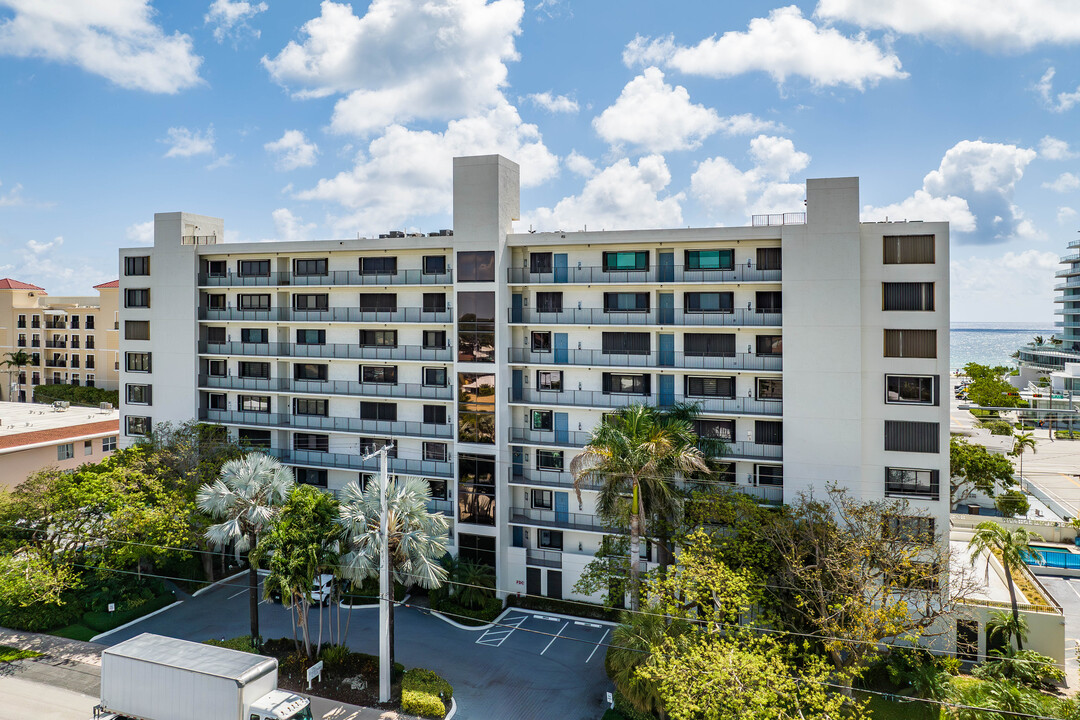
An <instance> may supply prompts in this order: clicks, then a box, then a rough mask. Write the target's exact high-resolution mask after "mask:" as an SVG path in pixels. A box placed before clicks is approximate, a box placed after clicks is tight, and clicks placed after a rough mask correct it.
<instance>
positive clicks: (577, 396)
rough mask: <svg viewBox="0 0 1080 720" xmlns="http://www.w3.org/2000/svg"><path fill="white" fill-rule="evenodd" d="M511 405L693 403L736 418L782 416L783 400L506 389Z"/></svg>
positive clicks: (709, 410) (701, 407)
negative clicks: (736, 415)
mask: <svg viewBox="0 0 1080 720" xmlns="http://www.w3.org/2000/svg"><path fill="white" fill-rule="evenodd" d="M509 397H510V402H511V403H521V404H527V405H554V406H567V405H569V406H576V407H599V408H619V407H623V406H625V405H630V404H645V405H654V406H656V407H671V406H672V405H675V404H676V403H694V404H695V405H697V406H698V408H699V409H700V410H701V411H702V412H712V413H732V414H739V415H782V414H783V412H784V401H783V400H757V399H755V398H748V397H732V398H722V397H690V396H685V395H672V396H669V397H661V396H660V395H656V394H653V395H625V394H618V393H605V392H602V391H600V390H563V391H561V392H553V391H550V390H536V389H535V388H517V389H516V390H515V389H514V388H510V389H509Z"/></svg>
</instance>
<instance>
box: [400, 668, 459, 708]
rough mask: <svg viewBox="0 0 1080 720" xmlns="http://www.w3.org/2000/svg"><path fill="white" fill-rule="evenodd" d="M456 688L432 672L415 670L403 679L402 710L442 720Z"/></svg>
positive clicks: (410, 671) (421, 669) (407, 672)
mask: <svg viewBox="0 0 1080 720" xmlns="http://www.w3.org/2000/svg"><path fill="white" fill-rule="evenodd" d="M453 696H454V688H453V687H451V685H450V683H448V682H446V680H444V679H443V678H442V677H440V676H439V675H437V674H435V673H434V672H432V671H431V670H425V669H424V668H413V669H412V670H408V671H406V673H405V676H404V677H403V678H402V679H401V709H402V710H403V711H405V712H407V713H412V714H414V715H420V716H421V717H426V718H434V719H435V720H441V718H443V717H445V716H446V708H447V706H448V705H449V704H450V698H452V697H453Z"/></svg>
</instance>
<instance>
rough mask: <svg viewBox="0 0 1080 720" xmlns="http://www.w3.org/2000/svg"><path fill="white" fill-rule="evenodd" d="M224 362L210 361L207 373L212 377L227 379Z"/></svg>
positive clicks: (207, 365) (207, 364)
mask: <svg viewBox="0 0 1080 720" xmlns="http://www.w3.org/2000/svg"><path fill="white" fill-rule="evenodd" d="M227 367H228V366H227V364H226V362H225V361H224V360H210V361H208V362H207V363H206V372H207V374H208V375H209V376H210V377H225V375H226V374H228V370H227Z"/></svg>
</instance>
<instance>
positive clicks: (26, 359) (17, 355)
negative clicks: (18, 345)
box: [0, 350, 33, 400]
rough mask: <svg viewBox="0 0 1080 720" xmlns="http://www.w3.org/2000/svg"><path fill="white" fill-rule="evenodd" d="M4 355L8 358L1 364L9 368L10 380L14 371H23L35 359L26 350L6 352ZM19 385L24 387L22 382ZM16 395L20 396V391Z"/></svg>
mask: <svg viewBox="0 0 1080 720" xmlns="http://www.w3.org/2000/svg"><path fill="white" fill-rule="evenodd" d="M4 357H5V358H6V359H5V360H4V361H2V362H0V366H2V367H6V368H8V370H7V374H8V378H9V380H10V378H11V375H12V373H21V372H22V369H23V368H24V367H26V366H27V365H29V364H30V362H31V361H32V360H33V358H32V357H30V355H29V354H28V353H27V352H26V351H25V350H16V351H15V352H9V353H4ZM8 384H9V385H10V384H11V383H10V382H9V383H8ZM19 387H22V385H21V383H20V384H19ZM15 397H18V393H16V394H15ZM11 399H12V398H10V397H9V398H8V400H11Z"/></svg>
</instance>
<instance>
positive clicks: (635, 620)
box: [604, 608, 685, 717]
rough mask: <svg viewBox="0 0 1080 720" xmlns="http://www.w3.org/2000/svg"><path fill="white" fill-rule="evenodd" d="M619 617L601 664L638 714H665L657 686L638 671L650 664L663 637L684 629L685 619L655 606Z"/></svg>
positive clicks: (673, 634)
mask: <svg viewBox="0 0 1080 720" xmlns="http://www.w3.org/2000/svg"><path fill="white" fill-rule="evenodd" d="M620 619H621V620H622V624H620V625H618V626H616V628H615V629H614V630H613V631H612V634H611V647H610V648H609V649H608V653H607V656H606V657H605V658H604V667H605V668H606V669H607V671H608V675H609V676H610V677H611V681H612V682H613V683H614V684H615V688H616V689H617V690H618V691H619V692H620V693H622V695H623V697H625V698H626V699H627V701H628V702H629V703H630V704H631V705H633V706H634V707H635V708H637V709H638V710H640V711H642V713H649V714H654V715H659V716H660V717H665V715H664V705H663V700H662V699H661V697H660V687H659V686H658V685H657V683H656V682H655V681H654V680H651V679H648V678H645V677H643V676H642V675H641V674H640V673H639V672H638V670H639V668H642V667H645V666H649V665H651V664H652V662H653V652H654V651H655V650H656V649H657V648H658V647H659V646H660V645H661V644H662V643H663V642H664V639H665V638H667V637H673V636H675V635H678V634H679V633H680V632H682V631H684V630H685V621H682V620H672V619H671V618H668V617H665V616H664V615H663V614H662V613H661V612H659V608H655V609H654V611H652V612H647V613H623V616H622V618H620ZM669 623H670V624H669Z"/></svg>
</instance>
